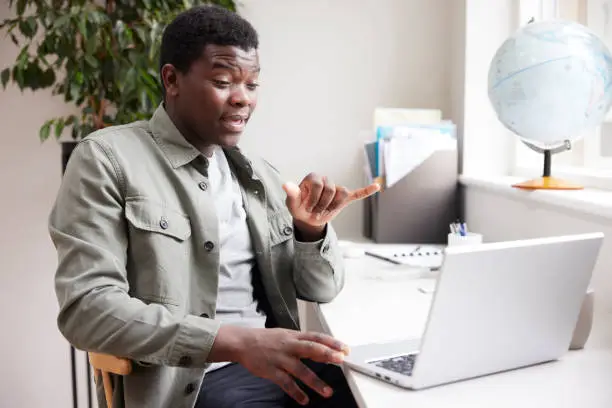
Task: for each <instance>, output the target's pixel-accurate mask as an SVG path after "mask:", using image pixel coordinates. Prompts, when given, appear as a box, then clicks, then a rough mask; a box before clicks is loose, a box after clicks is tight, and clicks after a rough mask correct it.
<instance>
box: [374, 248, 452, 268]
mask: <svg viewBox="0 0 612 408" xmlns="http://www.w3.org/2000/svg"><path fill="white" fill-rule="evenodd" d="M443 249H444V246H442V245H381V246H377V247H373V248H368V249H367V250H366V251H365V253H366V254H367V255H369V256H373V257H376V258H379V259H382V260H385V261H388V262H392V263H395V264H398V265H407V266H414V267H417V268H427V269H431V270H437V269H439V268H440V267H441V266H442V259H443V257H444V252H443Z"/></svg>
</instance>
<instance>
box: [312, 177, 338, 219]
mask: <svg viewBox="0 0 612 408" xmlns="http://www.w3.org/2000/svg"><path fill="white" fill-rule="evenodd" d="M335 196H336V186H334V183H331V182H329V181H325V183H324V185H323V190H322V191H321V197H320V198H319V202H318V203H317V205H315V207H314V209H313V211H314V212H315V213H316V214H321V213H323V211H324V210H327V207H329V205H330V204H331V203H332V201H333V200H334V197H335Z"/></svg>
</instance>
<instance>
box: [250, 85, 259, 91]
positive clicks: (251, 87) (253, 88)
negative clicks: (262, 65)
mask: <svg viewBox="0 0 612 408" xmlns="http://www.w3.org/2000/svg"><path fill="white" fill-rule="evenodd" d="M257 87H259V84H247V88H249V90H251V91H254V90H256V89H257Z"/></svg>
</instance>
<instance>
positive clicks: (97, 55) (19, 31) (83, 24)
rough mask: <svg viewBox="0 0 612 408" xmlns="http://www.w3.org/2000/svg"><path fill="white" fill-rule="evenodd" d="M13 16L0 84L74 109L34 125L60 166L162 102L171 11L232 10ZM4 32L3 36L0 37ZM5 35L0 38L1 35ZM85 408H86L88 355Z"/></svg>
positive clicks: (92, 5) (155, 5)
mask: <svg viewBox="0 0 612 408" xmlns="http://www.w3.org/2000/svg"><path fill="white" fill-rule="evenodd" d="M8 3H9V7H10V8H11V9H12V10H13V11H14V13H13V14H14V17H10V18H6V19H4V20H2V21H0V34H2V33H4V34H5V35H6V36H8V38H10V40H11V41H12V42H13V43H14V44H15V46H17V47H19V49H20V52H19V54H18V56H17V58H16V59H15V61H14V63H13V64H12V65H11V66H9V67H0V83H1V84H2V88H3V89H6V87H7V85H8V84H9V83H14V84H16V85H17V86H18V87H19V89H20V90H21V91H22V92H23V91H25V90H31V91H32V92H36V91H38V90H41V89H49V88H50V89H51V91H52V94H53V95H55V96H57V97H63V100H64V102H65V103H67V104H72V105H73V106H74V107H75V110H74V111H75V112H76V113H75V114H71V115H67V116H63V117H54V118H48V119H47V120H46V121H45V122H44V123H41V127H40V130H39V137H40V140H41V141H42V142H44V141H45V140H47V139H49V137H50V136H51V135H55V137H56V138H57V139H59V138H60V137H61V136H63V135H65V134H67V133H68V134H70V135H71V137H70V138H69V139H68V141H62V144H61V146H62V171H63V170H64V169H65V167H66V164H67V162H68V159H69V157H70V154H71V153H72V150H73V149H74V146H75V145H76V143H77V142H78V139H81V138H83V137H85V136H87V135H88V134H89V133H91V132H92V131H94V130H97V129H102V128H104V127H107V126H111V125H118V124H124V123H128V122H131V121H134V120H139V119H147V118H149V117H150V116H151V115H152V114H153V112H154V110H155V109H156V108H157V106H158V105H159V103H160V102H161V99H162V88H161V83H160V82H159V74H158V71H159V66H158V63H159V62H158V55H159V44H160V41H161V35H162V32H163V30H164V28H165V26H166V24H168V23H169V22H170V21H171V20H172V19H173V18H174V17H175V16H176V15H177V14H178V13H180V12H181V11H183V10H185V9H187V8H189V7H192V6H194V5H200V4H215V5H218V6H221V7H225V8H227V9H230V10H232V11H236V2H235V1H234V0H8ZM3 37H4V36H3ZM5 38H6V37H4V38H2V39H3V40H4V39H5ZM70 359H71V377H72V378H71V379H72V383H71V385H72V406H73V408H77V407H78V397H77V394H78V392H77V374H76V352H75V349H74V347H72V346H71V347H70ZM85 362H86V366H87V371H86V372H85V373H84V374H85V375H84V376H83V378H85V379H86V381H87V383H86V384H87V387H88V390H89V392H88V393H87V395H88V406H89V407H90V408H91V407H92V399H91V396H92V392H91V389H92V383H91V376H90V366H89V360H88V359H87V357H86V356H85Z"/></svg>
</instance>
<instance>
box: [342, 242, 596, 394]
mask: <svg viewBox="0 0 612 408" xmlns="http://www.w3.org/2000/svg"><path fill="white" fill-rule="evenodd" d="M602 242H603V234H602V233H591V234H579V235H570V236H560V237H548V238H537V239H527V240H520V241H510V242H497V243H484V244H479V245H475V246H454V247H448V248H446V249H445V250H444V252H445V254H444V260H443V263H442V266H441V269H440V272H439V275H438V277H437V283H436V287H435V290H434V293H433V294H432V295H429V296H433V299H432V302H431V306H430V311H429V315H428V320H427V324H426V325H425V330H424V333H423V335H422V337H421V338H419V339H406V340H403V341H394V342H387V343H377V344H364V345H358V346H353V347H351V352H350V354H349V355H348V356H347V357H346V358H345V365H346V366H347V367H349V368H351V369H353V370H356V371H359V372H361V373H364V374H367V375H369V376H372V377H374V378H378V379H380V380H382V381H386V382H389V383H391V384H395V385H397V386H400V387H404V388H409V389H414V390H416V389H422V388H428V387H433V386H438V385H442V384H448V383H452V382H456V381H461V380H467V379H471V378H476V377H480V376H484V375H489V374H493V373H499V372H503V371H508V370H512V369H518V368H521V367H527V366H531V365H535V364H539V363H544V362H550V361H553V360H557V359H559V358H560V357H561V356H562V355H563V354H564V353H565V352H566V351H567V350H568V349H569V345H570V342H571V338H572V334H573V331H574V328H575V326H576V323H577V320H578V315H579V313H580V309H581V306H582V301H583V299H584V296H585V294H586V292H587V290H588V286H589V283H590V280H591V275H592V271H593V268H594V266H595V262H596V261H597V257H598V254H599V250H600V247H601V245H602ZM397 312H398V313H397V314H398V315H401V313H400V311H397ZM408 315H409V313H408ZM397 324H401V322H400V321H399V320H398V321H397Z"/></svg>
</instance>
